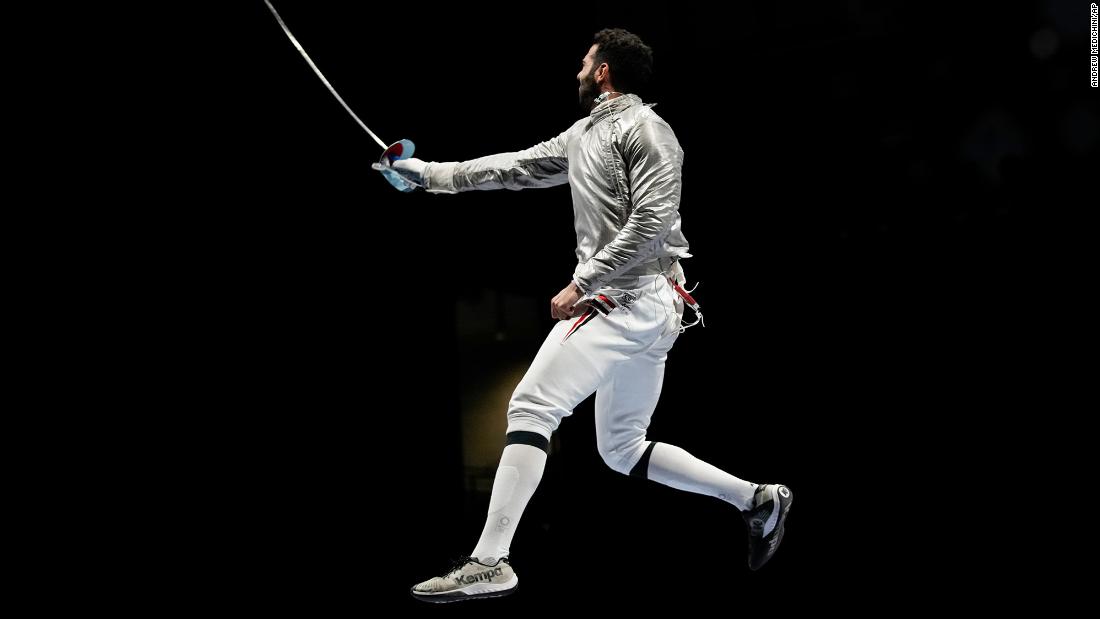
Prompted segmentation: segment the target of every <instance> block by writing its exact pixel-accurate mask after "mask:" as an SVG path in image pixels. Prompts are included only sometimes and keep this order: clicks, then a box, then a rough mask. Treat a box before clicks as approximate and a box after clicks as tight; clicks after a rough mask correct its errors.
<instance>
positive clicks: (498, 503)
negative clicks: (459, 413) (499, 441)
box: [470, 444, 546, 563]
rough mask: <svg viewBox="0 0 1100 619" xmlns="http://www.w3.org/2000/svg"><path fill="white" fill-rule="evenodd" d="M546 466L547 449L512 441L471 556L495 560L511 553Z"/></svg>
mask: <svg viewBox="0 0 1100 619" xmlns="http://www.w3.org/2000/svg"><path fill="white" fill-rule="evenodd" d="M545 468H546V452H545V451H543V450H541V449H539V448H538V447H532V446H531V445H522V444H515V445H508V446H507V447H505V448H504V453H503V454H501V456H500V466H498V467H497V475H496V479H495V480H493V494H492V497H491V498H490V499H489V515H488V516H487V517H486V518H485V528H484V529H483V530H482V531H481V539H480V540H478V542H477V547H476V548H474V551H473V553H471V555H470V556H473V557H477V558H478V559H479V560H480V561H481V562H482V563H486V562H488V563H492V562H493V561H495V560H496V559H499V558H501V557H507V556H508V548H509V547H510V546H511V545H512V536H513V535H515V533H516V525H518V524H519V517H520V516H522V515H523V510H524V508H525V507H527V501H529V500H530V499H531V495H533V494H534V493H535V488H538V485H539V481H540V480H541V479H542V471H543V469H545Z"/></svg>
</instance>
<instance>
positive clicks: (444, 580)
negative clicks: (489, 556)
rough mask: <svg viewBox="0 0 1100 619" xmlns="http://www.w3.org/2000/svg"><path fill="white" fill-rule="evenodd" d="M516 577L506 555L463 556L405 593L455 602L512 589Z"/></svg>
mask: <svg viewBox="0 0 1100 619" xmlns="http://www.w3.org/2000/svg"><path fill="white" fill-rule="evenodd" d="M518 586H519V577H518V576H516V573H515V572H514V571H512V565H511V564H510V563H509V562H508V557H504V558H503V559H497V560H494V561H493V562H492V564H489V563H481V562H480V561H478V559H477V557H463V558H461V559H459V560H458V561H456V562H455V564H454V566H453V567H452V568H451V570H450V571H448V572H447V573H446V574H444V575H442V576H436V577H435V578H432V579H430V580H425V581H424V582H422V583H420V584H418V585H416V586H414V587H413V588H412V589H411V590H409V593H411V594H412V596H413V597H414V598H416V599H418V600H423V601H425V602H458V601H461V600H476V599H484V598H498V597H502V596H505V595H510V594H512V593H515V591H516V587H518Z"/></svg>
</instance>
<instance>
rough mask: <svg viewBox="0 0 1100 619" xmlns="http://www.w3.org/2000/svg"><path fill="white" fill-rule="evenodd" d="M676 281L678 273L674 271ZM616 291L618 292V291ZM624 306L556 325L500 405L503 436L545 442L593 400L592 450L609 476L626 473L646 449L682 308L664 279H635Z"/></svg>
mask: <svg viewBox="0 0 1100 619" xmlns="http://www.w3.org/2000/svg"><path fill="white" fill-rule="evenodd" d="M674 274H675V275H677V276H678V277H677V281H682V279H681V278H682V276H683V275H682V271H681V270H680V269H679V267H678V265H677V268H676V272H675V273H674ZM619 290H621V289H619ZM629 292H630V293H632V294H634V295H636V297H637V298H636V300H635V301H634V302H633V304H632V305H630V307H624V308H619V309H616V310H615V311H612V312H611V313H610V314H607V315H603V314H601V313H599V312H596V313H595V314H594V316H593V317H591V318H589V319H587V320H585V319H584V318H583V317H582V318H572V319H569V320H562V321H559V322H558V324H557V325H555V326H554V328H553V329H552V330H551V331H550V335H549V336H547V338H546V341H545V342H543V344H542V347H541V348H540V349H539V352H538V354H537V355H536V356H535V359H534V361H533V362H532V363H531V367H530V368H529V369H528V370H527V374H526V375H525V376H524V377H523V380H521V381H520V383H519V385H518V386H517V387H516V390H515V392H514V393H513V394H512V398H511V400H510V401H509V405H508V432H517V431H527V432H536V433H538V434H541V435H542V436H544V437H546V438H547V439H549V438H550V435H551V434H552V433H553V432H554V430H556V429H557V428H558V425H559V424H560V423H561V420H562V419H563V418H565V417H568V416H569V415H571V414H572V413H573V409H574V408H575V407H576V406H577V405H578V404H580V403H581V402H582V401H584V399H585V398H587V397H588V396H590V395H592V393H593V392H595V393H596V413H595V414H596V444H597V447H598V448H599V451H600V455H601V456H602V457H603V459H604V461H605V462H606V463H607V464H608V466H610V467H611V468H612V469H614V470H616V471H618V472H620V473H623V474H629V472H630V470H631V468H632V467H633V466H634V465H635V464H636V463H637V462H638V460H639V459H640V458H641V457H642V453H643V452H644V451H645V447H646V441H645V436H646V428H648V427H649V420H650V417H651V416H652V415H653V410H654V409H655V408H656V406H657V400H658V398H659V397H660V394H661V384H662V382H663V381H664V372H665V359H666V358H667V356H668V351H669V350H670V349H671V348H672V345H673V343H675V341H676V339H677V338H678V337H679V334H680V325H681V317H682V316H683V313H684V302H683V299H681V298H680V296H679V295H677V294H676V291H675V290H674V289H673V288H672V285H671V284H670V283H669V282H668V279H667V278H666V277H665V276H664V275H646V276H643V277H640V278H638V281H637V283H636V284H634V285H633V286H632V287H631V288H630V289H629Z"/></svg>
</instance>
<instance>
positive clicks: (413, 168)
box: [390, 157, 428, 187]
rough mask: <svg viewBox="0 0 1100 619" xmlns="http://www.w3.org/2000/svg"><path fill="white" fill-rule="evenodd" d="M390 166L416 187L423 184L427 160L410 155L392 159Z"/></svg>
mask: <svg viewBox="0 0 1100 619" xmlns="http://www.w3.org/2000/svg"><path fill="white" fill-rule="evenodd" d="M390 167H391V169H393V171H394V172H397V173H398V174H400V175H401V176H402V177H404V178H406V179H408V180H409V181H411V182H412V183H414V184H416V185H417V186H418V187H423V186H424V171H425V170H426V169H427V168H428V162H426V161H422V160H420V159H416V158H415V157H410V158H409V159H399V160H397V161H394V162H393V164H392V165H391V166H390Z"/></svg>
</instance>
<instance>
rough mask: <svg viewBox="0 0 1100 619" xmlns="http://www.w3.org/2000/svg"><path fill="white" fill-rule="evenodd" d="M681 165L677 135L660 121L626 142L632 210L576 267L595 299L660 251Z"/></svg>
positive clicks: (673, 212)
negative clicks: (607, 239) (598, 292)
mask: <svg viewBox="0 0 1100 619" xmlns="http://www.w3.org/2000/svg"><path fill="white" fill-rule="evenodd" d="M683 161H684V151H683V150H682V149H681V148H680V143H679V142H678V141H677V140H676V134H674V133H673V132H672V128H671V127H669V126H668V123H666V122H664V121H663V120H661V119H647V120H645V121H642V122H639V123H638V124H637V125H635V126H634V130H633V131H632V132H631V133H629V134H628V135H627V136H626V140H625V141H624V145H623V162H624V164H625V167H626V170H627V177H628V182H629V187H630V201H631V205H632V207H633V208H632V210H631V213H630V217H629V219H628V220H627V222H626V225H625V226H623V228H622V229H621V230H619V233H618V234H617V235H616V236H615V238H614V239H613V240H612V241H611V242H610V243H608V244H607V245H605V246H604V247H603V249H601V250H600V251H598V252H597V253H596V255H594V256H592V258H591V259H589V260H588V261H587V262H585V263H583V264H581V265H578V266H577V270H576V272H574V274H573V281H574V282H575V283H576V284H577V286H578V287H579V288H580V289H581V291H583V292H584V293H585V294H591V293H592V291H594V290H596V289H598V288H600V287H602V286H604V285H606V284H607V282H610V281H611V280H613V279H615V276H616V275H617V274H618V273H621V272H624V271H627V270H629V269H631V268H633V267H635V266H637V265H639V264H642V263H644V262H646V261H647V260H648V259H650V258H651V257H652V256H653V255H654V254H656V253H657V251H658V250H659V249H660V248H661V246H662V244H663V243H664V241H665V239H666V237H667V236H668V235H669V233H670V232H671V231H672V227H673V225H674V224H675V223H676V220H677V216H678V211H679V208H680V169H681V167H682V166H683Z"/></svg>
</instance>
